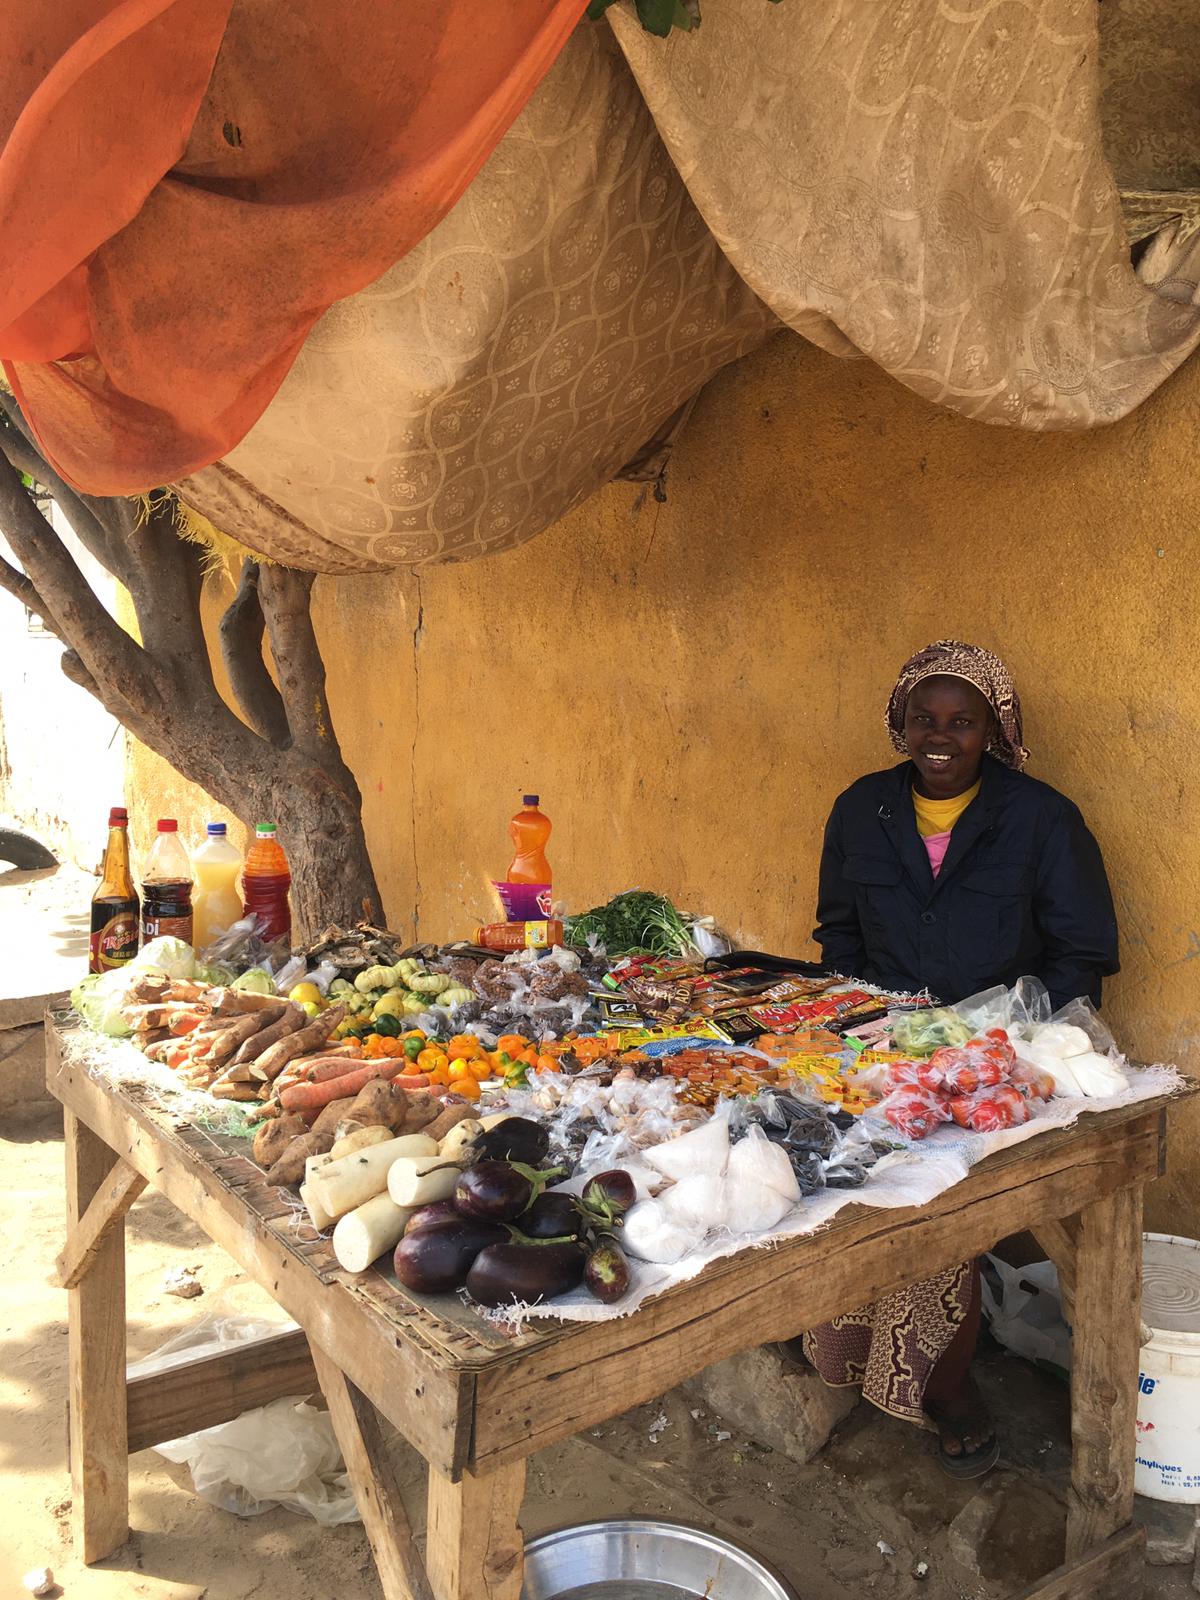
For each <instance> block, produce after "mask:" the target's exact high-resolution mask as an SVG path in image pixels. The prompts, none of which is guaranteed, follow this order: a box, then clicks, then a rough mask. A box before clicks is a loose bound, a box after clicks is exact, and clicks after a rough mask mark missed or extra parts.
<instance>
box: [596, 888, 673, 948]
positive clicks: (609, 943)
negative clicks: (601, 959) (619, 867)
mask: <svg viewBox="0 0 1200 1600" xmlns="http://www.w3.org/2000/svg"><path fill="white" fill-rule="evenodd" d="M565 936H566V940H567V943H568V944H575V945H585V944H587V942H588V939H589V938H591V937H593V936H594V937H595V938H596V939H598V940H599V942H600V943H601V944H602V945H603V946H604V948H605V950H606V952H607V953H608V955H609V956H629V955H651V956H691V955H696V954H697V950H696V945H695V941H694V940H693V939H692V934H691V929H690V926H689V921H688V919H687V918H685V917H684V916H683V915H682V914H681V913H680V912H679V911H677V910H676V909H675V907H674V906H673V905H672V904H671V902H670V901H669V900H668V899H667V898H666V896H665V895H661V894H651V893H650V892H649V890H647V889H626V890H625V892H624V893H623V894H615V895H613V897H612V899H611V900H610V901H609V902H608V904H607V905H603V906H596V907H595V908H594V909H593V910H591V911H585V912H584V913H583V915H582V916H579V917H568V918H567V922H566V928H565Z"/></svg>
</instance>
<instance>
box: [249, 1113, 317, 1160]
mask: <svg viewBox="0 0 1200 1600" xmlns="http://www.w3.org/2000/svg"><path fill="white" fill-rule="evenodd" d="M307 1134H308V1128H307V1126H306V1125H305V1121H304V1118H303V1117H298V1116H296V1115H295V1113H294V1112H285V1113H284V1115H283V1116H282V1117H272V1119H271V1121H270V1122H264V1123H263V1125H262V1127H261V1128H260V1129H259V1130H258V1132H257V1133H256V1134H255V1135H254V1145H253V1154H254V1159H255V1161H257V1162H258V1164H259V1166H260V1167H273V1166H274V1165H275V1163H276V1162H277V1161H278V1160H279V1158H280V1156H281V1155H282V1154H283V1153H284V1151H285V1150H286V1149H287V1147H288V1145H289V1144H291V1142H292V1140H293V1139H303V1138H305V1137H306V1135H307Z"/></svg>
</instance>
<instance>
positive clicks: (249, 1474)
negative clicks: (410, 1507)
mask: <svg viewBox="0 0 1200 1600" xmlns="http://www.w3.org/2000/svg"><path fill="white" fill-rule="evenodd" d="M154 1448H155V1449H156V1450H157V1451H158V1453H159V1455H162V1456H166V1458H167V1460H168V1461H174V1462H186V1463H187V1466H188V1469H189V1471H190V1472H191V1474H192V1482H193V1484H194V1485H195V1487H196V1493H197V1494H198V1495H199V1496H200V1497H201V1498H202V1499H204V1500H208V1501H210V1502H211V1503H212V1504H213V1505H215V1506H220V1507H221V1509H222V1510H223V1511H232V1512H233V1513H234V1515H235V1516H238V1517H257V1516H261V1515H262V1513H263V1512H264V1511H270V1510H272V1508H273V1507H275V1506H284V1507H286V1509H287V1510H289V1511H299V1512H304V1513H305V1514H306V1515H308V1516H310V1517H315V1518H316V1520H317V1521H318V1522H320V1523H323V1524H324V1525H325V1526H326V1527H334V1526H335V1525H336V1524H338V1523H341V1522H358V1521H359V1520H360V1518H359V1514H358V1507H357V1506H356V1505H355V1502H354V1491H353V1490H352V1489H351V1488H350V1483H349V1480H348V1478H347V1476H346V1473H345V1470H344V1468H343V1465H342V1453H341V1451H340V1450H339V1449H338V1443H337V1440H336V1438H335V1437H334V1433H333V1424H332V1423H331V1422H330V1420H329V1413H328V1412H326V1411H318V1410H317V1409H316V1407H315V1406H310V1405H309V1404H308V1403H307V1402H306V1400H305V1399H304V1398H303V1396H289V1397H288V1398H286V1399H283V1400H272V1401H271V1403H270V1405H266V1406H259V1407H258V1408H257V1409H256V1410H254V1411H246V1412H243V1414H242V1415H241V1416H240V1417H236V1418H235V1419H234V1421H232V1422H222V1423H220V1424H219V1426H217V1427H215V1428H205V1429H203V1430H202V1431H201V1432H200V1433H189V1434H186V1435H185V1436H184V1437H183V1438H182V1439H171V1440H168V1441H167V1442H166V1443H164V1444H158V1445H155V1447H154Z"/></svg>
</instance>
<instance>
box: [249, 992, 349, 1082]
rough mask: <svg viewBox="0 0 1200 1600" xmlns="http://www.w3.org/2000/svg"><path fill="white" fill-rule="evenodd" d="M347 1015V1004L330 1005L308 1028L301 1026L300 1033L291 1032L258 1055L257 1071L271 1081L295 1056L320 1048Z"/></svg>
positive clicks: (255, 1062) (255, 1065) (256, 1058)
mask: <svg viewBox="0 0 1200 1600" xmlns="http://www.w3.org/2000/svg"><path fill="white" fill-rule="evenodd" d="M345 1015H346V1008H345V1006H330V1007H329V1010H328V1011H322V1013H321V1015H320V1016H319V1017H318V1018H317V1019H316V1021H315V1022H310V1023H309V1025H308V1027H307V1028H301V1029H300V1031H299V1033H291V1034H289V1035H288V1036H287V1038H286V1039H280V1041H279V1043H278V1044H273V1045H272V1046H271V1048H270V1049H269V1050H268V1051H266V1052H265V1054H263V1055H261V1056H256V1057H255V1058H254V1069H255V1072H256V1073H261V1074H262V1076H263V1077H264V1078H265V1079H266V1080H267V1082H268V1083H270V1082H271V1081H272V1080H273V1079H275V1078H277V1077H278V1076H279V1074H280V1073H281V1072H282V1071H283V1069H284V1067H286V1066H287V1064H288V1062H289V1061H291V1060H293V1059H294V1057H296V1056H303V1055H308V1054H309V1053H310V1052H312V1051H314V1050H318V1049H320V1047H321V1046H322V1045H323V1044H324V1043H325V1041H326V1040H327V1039H328V1038H329V1035H330V1034H331V1033H332V1032H333V1030H334V1029H335V1028H336V1027H337V1025H338V1023H339V1022H340V1021H341V1020H342V1018H343V1017H344V1016H345Z"/></svg>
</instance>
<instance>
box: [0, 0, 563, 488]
mask: <svg viewBox="0 0 1200 1600" xmlns="http://www.w3.org/2000/svg"><path fill="white" fill-rule="evenodd" d="M584 3H585V0H499V3H496V4H481V3H480V0H439V4H437V5H436V6H435V5H430V4H428V0H390V3H389V4H386V5H382V6H363V5H361V4H360V3H358V0H293V3H292V4H290V5H289V6H287V7H284V6H280V5H278V4H276V3H274V0H224V3H222V0H117V3H113V0H57V3H56V5H55V6H53V7H47V6H45V5H44V4H42V3H40V0H17V3H15V4H10V6H9V7H7V8H6V9H5V13H4V16H3V18H2V19H0V48H2V50H3V58H4V60H5V72H4V75H3V83H2V84H0V137H2V138H3V139H4V148H3V153H2V154H0V227H2V228H3V235H2V236H3V240H4V249H3V252H2V257H0V356H3V357H4V366H5V372H6V374H7V376H8V379H9V382H10V383H11V385H12V387H13V390H14V393H15V394H16V395H17V398H18V399H19V400H20V402H21V405H22V408H23V410H24V411H25V414H26V416H27V418H28V419H29V421H30V423H31V425H32V426H33V427H34V429H35V431H36V433H37V436H38V441H39V443H40V445H41V447H42V449H43V452H44V453H45V455H46V457H47V459H48V460H49V461H50V462H51V463H52V464H53V465H54V466H55V467H56V468H57V469H58V470H59V471H60V472H61V473H62V475H63V476H64V477H66V478H68V479H69V480H70V481H71V482H73V483H75V484H76V485H78V486H79V487H81V488H83V489H85V490H88V491H89V492H91V493H93V494H132V493H136V492H139V491H141V490H144V489H146V488H148V487H151V486H153V485H156V484H160V483H165V482H170V481H172V480H175V479H177V478H181V477H185V476H186V475H187V474H189V473H191V472H195V471H197V470H198V469H199V468H201V467H204V466H207V465H208V464H209V463H210V462H213V461H216V460H218V459H219V458H220V457H221V456H223V455H224V454H225V453H226V452H227V451H228V450H230V449H231V448H232V447H233V446H234V445H235V444H236V443H237V442H238V441H239V440H240V439H241V438H242V437H243V436H244V435H245V433H246V432H247V431H248V429H249V428H250V427H251V426H252V425H253V423H254V422H255V421H256V420H257V418H258V417H259V416H260V415H261V413H262V411H263V410H264V409H265V407H266V406H267V404H268V402H269V401H270V399H271V397H272V395H273V394H274V393H275V391H276V389H277V388H278V387H279V385H280V383H281V382H282V381H283V379H284V377H285V376H286V374H287V372H288V369H289V368H290V366H291V365H292V363H293V361H294V360H295V358H296V355H297V353H298V352H299V350H300V348H301V346H302V344H303V343H304V340H305V337H306V335H307V334H308V331H309V329H310V328H311V327H312V325H313V323H314V322H315V321H316V320H317V319H318V318H319V317H320V316H321V314H322V313H323V312H324V311H325V310H326V309H327V308H328V307H329V306H330V305H331V304H333V302H334V301H336V300H339V299H341V298H343V297H344V296H347V295H350V294H353V293H355V292H356V291H357V290H359V289H362V288H363V287H364V286H365V285H367V284H369V283H371V282H372V281H373V280H374V279H375V278H377V277H378V276H379V274H380V273H382V272H384V271H385V270H386V269H387V268H388V267H389V266H391V265H392V263H393V262H395V261H396V260H398V259H399V258H400V257H402V256H403V255H404V254H405V253H406V252H407V251H409V250H410V249H411V248H412V247H413V246H414V245H415V244H416V243H417V242H418V241H419V240H421V239H422V238H423V237H424V236H425V235H426V234H427V233H428V232H429V230H430V229H431V228H432V227H433V226H434V225H435V224H436V223H437V222H438V221H439V220H440V218H441V217H443V216H444V215H445V213H446V212H447V211H448V210H449V209H450V207H451V206H452V205H453V204H454V202H455V201H456V200H457V199H458V197H459V196H460V195H461V194H462V192H463V190H464V189H465V188H466V187H467V185H468V184H469V183H470V181H471V179H472V178H473V177H474V176H475V174H476V172H477V171H478V170H479V168H480V167H481V166H482V164H483V162H484V161H485V160H486V158H487V156H488V154H489V153H490V151H491V150H492V148H493V146H494V145H495V144H496V141H497V140H498V139H499V138H500V136H501V135H502V134H503V133H504V131H505V129H506V128H507V127H508V125H509V124H510V123H511V122H512V120H513V118H514V117H515V116H516V115H517V114H518V112H519V111H520V110H521V107H522V106H523V105H524V104H525V102H526V100H527V99H528V97H529V95H530V94H531V93H532V91H533V89H534V88H535V86H536V85H537V83H538V81H539V79H540V78H541V77H542V75H543V74H544V73H545V72H546V70H547V69H548V68H549V66H550V65H551V63H552V62H553V61H554V59H555V57H556V55H557V54H558V52H559V50H560V49H561V47H562V45H563V43H564V42H565V40H566V38H567V36H568V35H569V33H570V32H571V29H572V28H573V27H574V26H575V24H576V22H577V21H578V19H579V16H580V14H581V12H582V10H583V6H584Z"/></svg>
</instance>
